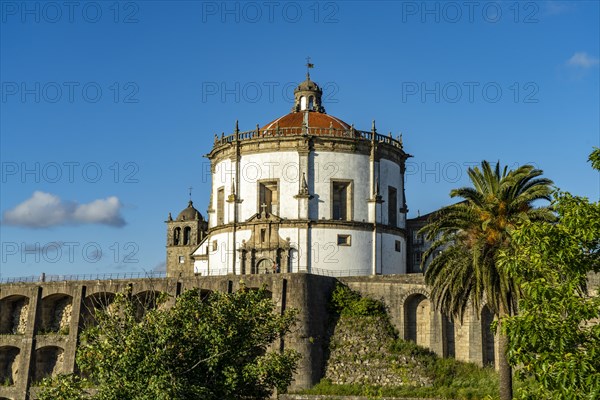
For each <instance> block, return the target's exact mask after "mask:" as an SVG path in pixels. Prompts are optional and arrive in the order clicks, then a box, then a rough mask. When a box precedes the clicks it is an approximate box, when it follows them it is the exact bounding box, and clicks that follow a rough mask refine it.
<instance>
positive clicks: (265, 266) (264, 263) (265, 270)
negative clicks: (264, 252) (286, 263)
mask: <svg viewBox="0 0 600 400" xmlns="http://www.w3.org/2000/svg"><path fill="white" fill-rule="evenodd" d="M273 264H274V262H273V260H271V259H270V258H267V257H265V258H262V259H260V260H258V262H257V263H256V266H255V267H254V268H253V271H252V273H253V274H271V273H273Z"/></svg>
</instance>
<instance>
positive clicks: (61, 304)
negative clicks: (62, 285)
mask: <svg viewBox="0 0 600 400" xmlns="http://www.w3.org/2000/svg"><path fill="white" fill-rule="evenodd" d="M72 311H73V297H72V296H69V295H68V294H65V293H56V294H51V295H49V296H46V297H44V298H43V299H42V308H41V312H40V325H39V328H38V334H44V333H60V334H64V335H68V334H69V326H70V324H71V314H72Z"/></svg>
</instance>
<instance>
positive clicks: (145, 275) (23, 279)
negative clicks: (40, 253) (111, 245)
mask: <svg viewBox="0 0 600 400" xmlns="http://www.w3.org/2000/svg"><path fill="white" fill-rule="evenodd" d="M298 272H299V273H308V274H312V275H321V276H330V277H344V276H363V275H370V274H369V273H365V270H364V269H348V270H328V269H322V268H311V270H310V271H298ZM228 273H229V272H228V270H227V268H223V269H215V270H211V271H210V272H209V274H208V275H203V276H223V275H228ZM166 276H167V273H166V272H121V273H105V274H77V275H45V274H42V275H32V276H18V277H6V278H0V283H5V284H9V283H44V282H64V281H96V280H101V281H108V280H127V279H160V278H166ZM242 276H243V275H242Z"/></svg>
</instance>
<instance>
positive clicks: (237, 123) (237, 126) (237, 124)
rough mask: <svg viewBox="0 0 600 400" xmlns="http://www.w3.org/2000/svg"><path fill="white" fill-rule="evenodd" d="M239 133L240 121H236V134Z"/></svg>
mask: <svg viewBox="0 0 600 400" xmlns="http://www.w3.org/2000/svg"><path fill="white" fill-rule="evenodd" d="M239 131H240V125H239V122H238V120H237V119H236V120H235V133H238V132H239Z"/></svg>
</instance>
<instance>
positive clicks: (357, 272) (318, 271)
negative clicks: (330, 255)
mask: <svg viewBox="0 0 600 400" xmlns="http://www.w3.org/2000/svg"><path fill="white" fill-rule="evenodd" d="M307 273H309V274H313V275H321V276H331V277H334V278H340V277H343V276H365V275H370V273H368V272H367V273H365V270H364V269H347V270H343V271H340V270H330V269H322V268H311V269H310V271H308V272H307Z"/></svg>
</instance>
